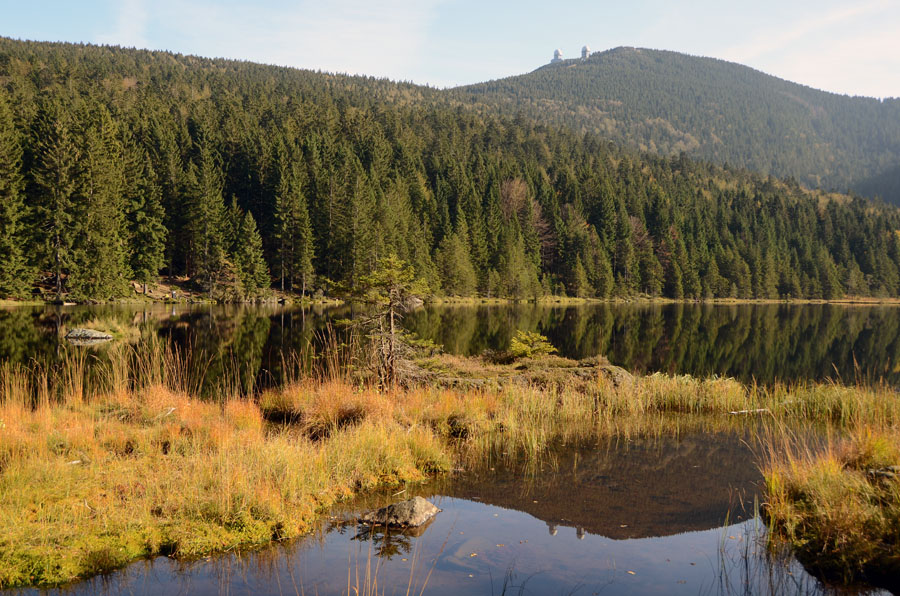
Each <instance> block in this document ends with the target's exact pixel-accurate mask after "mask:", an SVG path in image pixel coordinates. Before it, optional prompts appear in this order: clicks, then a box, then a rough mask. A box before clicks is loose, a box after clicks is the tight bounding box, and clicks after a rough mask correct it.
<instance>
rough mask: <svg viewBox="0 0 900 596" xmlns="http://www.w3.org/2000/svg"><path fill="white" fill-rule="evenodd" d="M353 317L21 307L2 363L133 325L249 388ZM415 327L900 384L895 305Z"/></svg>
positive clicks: (298, 362) (469, 316)
mask: <svg viewBox="0 0 900 596" xmlns="http://www.w3.org/2000/svg"><path fill="white" fill-rule="evenodd" d="M353 314H354V313H352V312H351V310H350V309H349V308H348V307H342V308H338V309H330V310H327V311H318V312H316V311H310V310H305V311H304V310H301V309H271V308H269V309H267V308H264V307H263V308H260V307H252V308H248V307H242V306H228V307H209V306H204V307H192V308H189V309H187V310H185V309H184V308H183V307H179V310H178V312H175V313H173V312H172V311H171V307H163V306H162V305H151V306H140V307H137V308H135V307H122V306H115V305H113V306H95V307H74V308H57V307H40V308H28V307H26V308H21V307H20V308H12V309H9V310H0V362H11V363H21V364H28V363H30V362H32V361H37V362H40V363H42V364H44V365H52V364H53V363H54V362H58V360H59V358H60V357H61V356H63V355H65V354H66V350H67V349H68V347H67V346H66V345H65V344H63V343H61V342H60V339H59V334H58V330H60V329H62V328H72V327H77V326H85V325H89V324H91V323H92V322H97V321H102V322H106V323H112V324H114V326H116V327H117V328H119V329H123V330H128V329H130V330H134V329H141V330H142V332H143V333H154V332H157V330H158V332H159V333H160V335H161V336H162V337H163V338H167V339H171V340H172V341H173V342H174V343H175V344H176V345H177V346H178V347H179V348H180V349H182V350H183V351H189V352H190V355H191V357H190V360H189V366H188V368H189V374H191V375H194V376H195V377H196V379H194V380H193V381H192V382H191V383H189V385H190V386H195V387H202V389H203V391H204V392H205V393H206V394H207V395H213V394H215V393H216V392H218V391H219V389H220V388H221V387H222V384H223V383H225V382H226V381H227V384H228V386H229V387H230V388H232V389H235V390H239V391H242V392H248V391H251V390H252V389H253V388H254V387H257V388H258V387H260V386H267V385H272V384H279V383H282V382H283V381H284V380H286V379H289V378H291V376H292V375H293V374H296V373H297V371H298V369H299V370H302V368H303V366H304V363H306V364H307V365H308V363H309V359H308V356H309V354H311V353H316V352H317V350H318V349H319V348H320V346H319V343H320V342H321V339H322V334H321V331H322V330H323V329H324V327H325V326H326V325H327V324H328V321H329V320H333V319H334V318H348V317H351V316H352V315H353ZM404 324H405V326H407V328H409V329H410V330H412V331H414V332H416V333H417V334H418V335H419V336H420V337H423V338H425V339H431V340H433V341H435V342H436V343H439V344H442V345H443V346H444V349H445V350H446V351H448V352H451V353H457V354H469V355H471V354H480V353H482V352H484V351H485V350H486V349H505V348H506V347H508V346H509V341H510V339H511V337H512V336H513V335H514V334H515V332H516V330H518V329H521V330H524V331H537V332H539V333H541V334H543V335H546V336H547V337H549V338H550V340H551V342H552V343H553V344H554V345H555V346H556V347H557V348H558V349H559V351H560V353H561V354H562V355H564V356H568V357H573V358H586V357H590V356H596V355H598V354H602V355H605V356H606V357H607V358H609V359H610V361H612V362H613V363H614V364H618V365H621V366H624V367H626V368H628V369H631V370H634V371H636V372H650V371H665V372H679V373H689V374H693V375H697V376H706V375H710V374H722V375H730V376H735V377H738V378H740V379H742V380H744V381H749V380H751V379H756V380H758V381H760V382H763V383H770V382H772V381H774V380H776V379H781V380H786V381H790V380H794V379H804V378H814V379H824V378H826V377H831V378H834V377H838V376H839V377H840V378H841V379H842V380H843V381H844V382H854V381H856V380H857V377H858V376H862V377H863V379H864V380H878V379H881V378H883V379H885V380H887V381H888V382H900V366H898V365H900V310H898V309H897V308H896V307H890V306H865V307H863V306H860V307H847V306H839V305H786V304H765V305H759V304H756V305H716V306H714V305H709V304H704V305H698V304H669V305H661V304H595V305H584V306H568V307H558V306H557V307H554V306H549V305H543V304H534V303H529V304H515V305H500V306H479V307H435V308H425V309H419V310H417V311H415V312H413V313H410V314H409V315H408V316H407V317H406V319H405V321H404ZM91 350H92V351H91V357H90V358H89V359H88V361H87V362H88V365H89V366H96V365H97V364H98V363H101V362H102V361H103V359H104V358H106V357H107V356H106V350H108V347H99V348H96V349H94V348H91ZM295 355H303V357H302V358H295ZM854 359H855V361H856V363H857V364H858V368H857V365H855V364H854ZM895 369H896V370H895Z"/></svg>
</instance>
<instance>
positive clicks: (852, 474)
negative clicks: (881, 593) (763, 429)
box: [763, 425, 900, 583]
mask: <svg viewBox="0 0 900 596" xmlns="http://www.w3.org/2000/svg"><path fill="white" fill-rule="evenodd" d="M763 473H764V476H765V482H766V495H767V497H766V503H765V504H764V512H765V514H766V516H767V518H768V521H769V526H770V538H771V540H772V544H773V545H777V544H779V543H781V542H787V543H788V544H790V545H791V546H792V547H793V549H794V550H795V552H796V553H797V555H798V557H799V558H800V559H801V560H802V561H803V562H804V563H805V564H806V565H807V566H808V567H810V568H812V569H814V570H816V571H817V572H819V573H820V574H822V575H824V576H825V577H828V578H830V579H833V580H836V581H840V582H844V583H854V582H859V581H874V582H879V581H880V580H883V579H885V578H892V577H893V578H896V577H898V576H900V431H898V430H897V428H896V427H894V428H880V429H879V428H877V427H873V426H871V425H862V426H858V427H855V428H853V429H850V430H849V433H848V434H829V435H828V436H827V437H826V438H825V440H824V442H823V443H822V444H812V445H810V444H809V443H808V442H804V441H802V440H797V439H796V438H795V437H785V436H781V437H780V439H777V440H774V441H771V442H770V452H769V457H768V459H767V460H766V461H765V462H764V464H763Z"/></svg>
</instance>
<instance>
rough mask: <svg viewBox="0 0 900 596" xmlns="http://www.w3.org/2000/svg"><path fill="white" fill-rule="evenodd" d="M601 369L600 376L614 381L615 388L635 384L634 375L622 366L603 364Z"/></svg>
mask: <svg viewBox="0 0 900 596" xmlns="http://www.w3.org/2000/svg"><path fill="white" fill-rule="evenodd" d="M599 369H600V374H601V375H603V376H604V377H606V378H607V379H609V380H610V381H612V384H613V387H616V388H617V389H618V388H619V387H623V386H625V387H627V386H630V385H632V384H633V383H634V375H632V374H631V373H630V372H628V371H627V370H625V369H624V368H622V367H621V366H615V365H613V364H602V365H600V367H599Z"/></svg>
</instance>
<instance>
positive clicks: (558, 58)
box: [550, 45, 591, 64]
mask: <svg viewBox="0 0 900 596" xmlns="http://www.w3.org/2000/svg"><path fill="white" fill-rule="evenodd" d="M590 56H591V47H590V46H588V45H585V46H584V47H583V48H581V59H582V60H587V59H588V58H589V57H590ZM562 61H563V53H562V50H560V49H556V50H553V60H551V61H550V64H556V63H557V62H562Z"/></svg>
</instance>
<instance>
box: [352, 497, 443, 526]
mask: <svg viewBox="0 0 900 596" xmlns="http://www.w3.org/2000/svg"><path fill="white" fill-rule="evenodd" d="M440 512H441V510H440V509H438V508H437V507H435V506H434V505H432V504H431V503H429V502H428V501H426V500H425V499H423V498H422V497H413V498H412V499H409V500H408V501H402V502H400V503H394V504H393V505H388V506H387V507H382V508H381V509H378V510H376V511H372V512H370V513H367V514H365V515H363V516H362V517H361V518H359V521H361V522H362V523H366V524H372V525H379V526H395V527H401V528H411V527H412V528H414V527H417V526H421V525H422V524H424V523H425V522H427V521H428V520H430V519H431V518H432V517H434V516H435V515H437V514H438V513H440Z"/></svg>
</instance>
